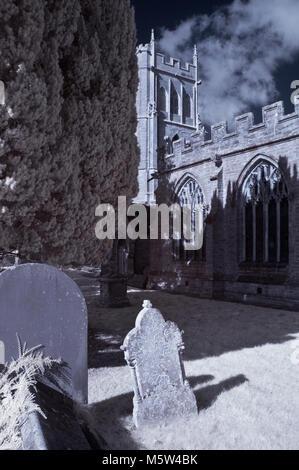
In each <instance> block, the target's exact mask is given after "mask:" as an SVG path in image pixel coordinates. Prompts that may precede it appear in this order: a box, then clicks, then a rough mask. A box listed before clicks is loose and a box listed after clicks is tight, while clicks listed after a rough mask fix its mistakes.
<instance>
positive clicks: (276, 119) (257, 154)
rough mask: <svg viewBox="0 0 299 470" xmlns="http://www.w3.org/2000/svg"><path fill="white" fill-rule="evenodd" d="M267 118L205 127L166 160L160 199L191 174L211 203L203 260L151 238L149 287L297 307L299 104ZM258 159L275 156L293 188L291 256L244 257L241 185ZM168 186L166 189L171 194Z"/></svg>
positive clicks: (267, 111) (272, 109)
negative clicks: (276, 260)
mask: <svg viewBox="0 0 299 470" xmlns="http://www.w3.org/2000/svg"><path fill="white" fill-rule="evenodd" d="M262 115H263V121H262V123H260V124H254V122H253V115H252V114H251V113H249V114H244V115H242V116H239V117H237V118H236V119H235V126H234V130H233V131H232V132H228V126H227V123H225V122H223V123H219V124H216V125H214V126H212V127H211V138H210V139H209V140H206V139H205V131H204V128H203V127H202V128H200V129H199V131H198V132H196V133H195V134H193V135H192V137H191V139H190V142H189V144H188V146H186V144H185V141H184V139H181V140H179V141H177V142H175V143H174V151H173V154H171V155H168V156H166V157H164V159H163V160H160V162H159V163H160V173H161V176H160V180H159V185H158V190H157V199H158V201H157V202H159V203H161V202H164V201H165V200H169V199H171V198H172V197H173V195H174V194H175V193H176V192H177V189H178V188H179V187H180V184H181V183H182V181H184V179H185V178H186V177H187V176H192V177H193V178H194V179H195V180H196V181H197V182H198V184H199V185H200V187H201V188H202V191H203V193H204V197H205V202H206V204H207V206H208V212H209V215H208V218H207V224H206V233H205V240H206V256H205V261H200V262H195V261H192V262H191V263H189V264H188V265H186V263H185V262H184V261H175V260H174V259H173V256H172V250H171V246H169V245H170V243H169V242H168V245H167V243H166V245H165V242H163V243H162V242H151V267H150V276H149V279H150V283H149V284H150V286H153V287H159V288H165V289H175V290H176V291H181V292H188V293H194V294H199V295H201V296H205V297H217V298H226V299H230V300H237V301H245V302H253V303H260V304H267V305H272V306H286V307H290V308H299V289H297V286H298V282H299V178H298V175H297V172H298V168H297V165H298V163H299V160H298V157H299V104H298V103H297V104H295V110H294V113H292V114H289V115H284V110H283V103H282V102H278V103H274V104H272V105H269V106H266V107H264V108H263V113H262ZM259 160H266V161H269V162H273V164H274V165H276V166H278V167H279V168H280V170H281V172H282V174H283V176H284V179H285V181H286V183H287V187H288V195H289V263H288V264H287V265H279V264H270V263H266V264H262V265H246V263H245V264H244V263H242V256H241V244H242V240H241V239H242V234H241V233H240V222H241V221H240V217H241V214H240V208H239V200H238V199H239V196H240V188H241V185H242V183H243V181H244V178H245V177H246V176H247V175H248V173H249V172H250V170H251V169H252V168H253V167H254V166H255V165H256V164H257V162H258V161H259ZM167 193H168V194H167Z"/></svg>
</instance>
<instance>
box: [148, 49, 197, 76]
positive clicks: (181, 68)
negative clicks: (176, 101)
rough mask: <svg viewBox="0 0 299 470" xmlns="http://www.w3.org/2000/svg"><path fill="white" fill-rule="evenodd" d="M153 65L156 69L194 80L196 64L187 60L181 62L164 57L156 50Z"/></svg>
mask: <svg viewBox="0 0 299 470" xmlns="http://www.w3.org/2000/svg"><path fill="white" fill-rule="evenodd" d="M155 66H156V69H157V70H161V71H162V72H165V73H169V74H171V75H173V74H175V75H176V76H182V77H184V78H187V79H188V78H190V79H191V80H196V70H197V64H194V63H193V64H191V63H189V62H186V63H184V64H183V63H182V62H181V61H180V60H179V59H175V58H173V57H166V56H165V55H164V54H161V53H159V52H157V53H156V65H155Z"/></svg>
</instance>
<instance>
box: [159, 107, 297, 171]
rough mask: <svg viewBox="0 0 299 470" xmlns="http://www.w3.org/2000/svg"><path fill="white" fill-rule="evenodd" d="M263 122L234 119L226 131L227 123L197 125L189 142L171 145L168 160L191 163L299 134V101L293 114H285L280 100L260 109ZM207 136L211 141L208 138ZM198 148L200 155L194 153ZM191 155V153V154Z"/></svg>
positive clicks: (249, 116)
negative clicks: (176, 159)
mask: <svg viewBox="0 0 299 470" xmlns="http://www.w3.org/2000/svg"><path fill="white" fill-rule="evenodd" d="M262 118H263V119H262V122H261V123H258V124H255V123H254V116H253V113H246V114H242V115H240V116H237V117H236V118H235V120H234V124H233V126H232V129H233V130H232V131H231V132H230V131H229V130H228V123H227V122H226V121H222V122H219V123H217V124H214V125H212V126H211V128H210V133H209V132H208V129H207V127H204V126H203V125H201V126H200V128H199V130H198V131H196V132H195V133H194V134H192V135H191V137H190V139H189V140H188V141H186V140H184V139H180V140H178V141H177V142H175V143H174V145H173V154H172V155H169V156H168V157H167V158H169V159H171V160H172V159H175V158H178V157H179V158H181V159H186V162H187V161H188V159H190V158H191V160H194V159H196V158H197V159H199V160H200V159H203V158H212V159H215V158H216V156H221V154H223V155H225V154H228V153H233V152H238V151H242V150H243V149H246V148H250V147H257V146H261V145H264V144H268V143H271V142H275V141H279V140H281V139H284V138H288V137H292V136H297V135H299V99H297V100H296V102H295V105H294V112H293V113H291V114H285V113H284V105H283V102H282V101H278V102H277V103H273V104H270V105H268V106H265V107H263V108H262ZM209 134H210V138H207V136H208V135H209ZM199 149H201V151H200V153H198V152H193V151H195V150H199ZM190 152H192V154H190Z"/></svg>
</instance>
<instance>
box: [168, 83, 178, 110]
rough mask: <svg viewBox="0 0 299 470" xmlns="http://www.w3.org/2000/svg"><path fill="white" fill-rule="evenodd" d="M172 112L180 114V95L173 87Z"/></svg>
mask: <svg viewBox="0 0 299 470" xmlns="http://www.w3.org/2000/svg"><path fill="white" fill-rule="evenodd" d="M170 112H171V114H179V95H178V93H177V91H176V89H175V88H174V86H173V85H172V86H171V100H170Z"/></svg>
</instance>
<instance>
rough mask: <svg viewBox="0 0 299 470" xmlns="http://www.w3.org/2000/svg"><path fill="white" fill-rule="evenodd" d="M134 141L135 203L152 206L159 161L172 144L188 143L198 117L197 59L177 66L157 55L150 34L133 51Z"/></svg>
mask: <svg viewBox="0 0 299 470" xmlns="http://www.w3.org/2000/svg"><path fill="white" fill-rule="evenodd" d="M137 58H138V70H139V88H138V93H137V103H136V107H137V118H138V126H137V138H138V143H139V147H140V164H139V173H138V181H139V193H138V196H137V197H136V198H135V201H134V202H136V203H140V204H147V205H150V204H154V203H155V202H156V197H155V190H156V181H157V180H156V179H155V178H153V176H154V175H155V173H157V172H158V171H159V168H160V163H161V159H163V158H167V156H168V155H171V154H172V151H173V142H174V141H176V140H180V139H184V140H185V141H187V140H188V138H189V137H190V135H191V134H193V133H194V132H195V131H196V130H197V129H198V126H199V124H200V122H199V116H198V85H199V84H200V82H199V80H198V58H197V49H196V46H195V47H194V54H193V63H192V64H190V63H187V64H184V65H183V64H181V61H180V60H178V59H174V58H172V57H170V58H169V59H167V58H166V57H165V56H164V55H163V54H161V53H160V52H158V51H157V44H156V41H155V37H154V31H152V36H151V41H150V43H149V44H146V45H140V46H138V48H137Z"/></svg>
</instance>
